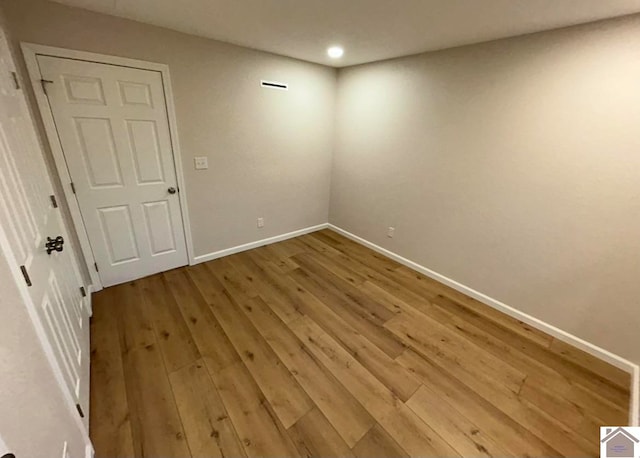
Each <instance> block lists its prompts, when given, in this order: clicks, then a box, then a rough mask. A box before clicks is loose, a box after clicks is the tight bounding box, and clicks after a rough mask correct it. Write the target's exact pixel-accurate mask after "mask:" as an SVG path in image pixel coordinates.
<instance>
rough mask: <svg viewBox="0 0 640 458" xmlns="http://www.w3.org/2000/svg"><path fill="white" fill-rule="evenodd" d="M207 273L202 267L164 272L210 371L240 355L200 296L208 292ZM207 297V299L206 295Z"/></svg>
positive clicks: (219, 367) (232, 362)
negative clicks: (203, 292) (205, 357)
mask: <svg viewBox="0 0 640 458" xmlns="http://www.w3.org/2000/svg"><path fill="white" fill-rule="evenodd" d="M209 275H210V274H209V271H208V270H207V269H206V267H205V266H204V265H202V264H200V266H193V267H190V268H189V269H188V270H174V271H171V272H167V273H165V277H166V278H167V283H168V285H169V290H170V292H171V294H172V295H173V297H174V298H175V300H176V302H177V303H178V307H179V308H180V310H181V312H182V315H183V317H184V319H185V321H186V323H187V326H188V327H189V330H190V331H191V335H192V336H193V340H194V341H195V343H196V345H197V347H198V349H199V350H200V353H201V354H202V355H204V356H207V357H208V358H209V359H208V361H209V367H211V369H212V370H214V371H219V370H221V369H224V368H225V367H227V366H230V365H231V364H234V363H236V362H238V361H240V356H239V355H238V352H236V350H235V348H234V347H233V345H231V342H230V341H229V339H228V338H227V335H226V334H225V333H224V331H223V329H222V327H221V326H220V323H218V320H216V318H215V316H214V315H213V312H212V311H211V309H210V307H209V305H208V304H207V302H206V300H205V299H204V297H203V295H202V294H201V293H200V290H202V291H205V292H206V291H208V287H209V285H210V283H209V280H208V278H209ZM209 297H210V296H209Z"/></svg>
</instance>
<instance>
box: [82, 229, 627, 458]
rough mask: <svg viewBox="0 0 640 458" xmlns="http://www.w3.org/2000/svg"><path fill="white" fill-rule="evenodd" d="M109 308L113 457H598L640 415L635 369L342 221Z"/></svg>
mask: <svg viewBox="0 0 640 458" xmlns="http://www.w3.org/2000/svg"><path fill="white" fill-rule="evenodd" d="M94 314H95V315H94V318H93V321H92V324H91V326H92V342H91V348H92V352H93V355H92V367H91V371H92V384H91V403H92V405H91V407H92V408H91V409H90V414H91V419H90V420H91V437H92V440H93V442H94V444H95V446H96V455H97V456H98V457H112V456H135V457H145V456H149V457H150V456H154V457H155V456H162V457H172V456H175V457H178V456H179V457H185V458H186V457H188V456H243V455H247V456H278V457H279V456H319V455H321V456H351V455H352V454H353V455H354V456H360V457H362V456H367V457H372V456H458V455H464V456H468V455H471V456H528V457H534V456H596V455H597V453H598V444H597V441H594V440H593V437H598V431H597V428H598V426H599V425H600V424H604V423H608V424H625V423H626V422H627V421H628V409H629V398H630V393H629V391H630V390H629V375H628V374H626V373H624V372H623V371H620V370H619V369H617V368H615V367H613V366H611V365H609V364H608V363H606V362H604V361H601V360H598V359H596V358H594V357H593V356H591V355H589V354H587V353H585V352H583V351H581V350H579V349H576V348H573V347H572V346H570V345H567V344H565V343H563V342H559V341H557V340H554V339H553V338H552V337H551V336H549V335H547V334H545V333H542V332H540V331H538V330H536V329H533V328H531V327H530V326H528V325H526V324H525V323H522V322H519V321H518V320H515V319H513V318H512V317H509V316H506V315H504V314H502V313H501V312H499V311H498V310H496V309H493V308H491V307H488V306H486V305H485V304H482V303H480V302H478V301H477V300H475V299H472V298H470V297H467V296H465V295H464V294H461V293H459V292H458V291H456V290H453V289H451V288H449V287H448V286H446V285H442V284H439V283H437V282H435V281H434V280H433V279H431V278H429V277H425V276H424V275H422V274H419V273H418V272H414V271H412V270H411V269H408V268H407V267H405V266H403V265H401V264H399V263H397V262H396V261H394V260H391V259H388V258H386V257H384V256H383V255H381V254H379V253H376V252H374V251H371V250H369V249H368V248H366V247H364V246H362V245H359V244H357V243H355V242H354V241H352V240H349V239H347V238H345V237H343V236H341V235H339V234H337V233H335V232H332V231H327V230H323V231H319V232H317V233H312V234H308V235H304V236H301V237H299V238H296V239H289V240H286V241H284V242H279V243H277V244H273V245H269V246H264V247H261V248H257V249H254V250H250V251H248V252H244V253H238V254H234V255H230V256H228V257H225V258H220V259H216V260H214V261H210V262H207V263H203V264H199V265H195V266H189V267H185V268H180V269H176V270H173V271H169V272H165V273H163V274H159V275H155V276H151V277H148V278H145V279H142V280H137V281H134V282H129V283H126V284H123V285H119V286H117V287H113V288H109V289H107V290H104V291H101V292H99V293H97V294H96V295H95V297H94ZM203 362H204V364H203ZM205 369H206V370H205ZM350 449H351V450H350Z"/></svg>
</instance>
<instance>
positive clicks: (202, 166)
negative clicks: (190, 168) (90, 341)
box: [193, 156, 209, 170]
mask: <svg viewBox="0 0 640 458" xmlns="http://www.w3.org/2000/svg"><path fill="white" fill-rule="evenodd" d="M193 162H194V163H195V166H196V170H206V169H208V168H209V161H208V159H207V156H197V157H194V158H193Z"/></svg>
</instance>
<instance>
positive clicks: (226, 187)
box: [0, 0, 336, 255]
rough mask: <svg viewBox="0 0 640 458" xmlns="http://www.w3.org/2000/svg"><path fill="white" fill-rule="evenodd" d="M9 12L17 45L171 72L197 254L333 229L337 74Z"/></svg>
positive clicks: (121, 26) (48, 13)
mask: <svg viewBox="0 0 640 458" xmlns="http://www.w3.org/2000/svg"><path fill="white" fill-rule="evenodd" d="M0 5H2V7H3V9H4V10H5V13H6V15H7V18H8V23H9V25H10V28H11V31H12V33H13V37H14V40H15V41H16V42H17V41H27V42H33V43H40V44H46V45H50V46H58V47H64V48H71V49H80V50H83V51H91V52H97V53H102V54H110V55H117V56H124V57H129V58H134V59H141V60H147V61H152V62H159V63H165V64H168V65H169V68H170V72H171V78H172V83H173V93H174V98H175V104H176V115H177V119H178V135H179V140H180V147H181V150H182V158H183V167H184V170H185V178H186V187H187V199H188V205H189V214H190V219H191V228H192V234H193V241H194V248H195V254H196V255H203V254H207V253H211V252H214V251H218V250H221V249H225V248H229V247H233V246H236V245H240V244H243V243H247V242H252V241H255V240H259V239H263V238H266V237H271V236H274V235H280V234H282V233H286V232H290V231H293V230H296V229H301V228H304V227H308V226H313V225H316V224H321V223H326V222H327V218H328V211H329V182H330V172H331V154H332V137H333V113H334V98H335V85H336V71H335V70H334V69H331V68H328V67H323V66H320V65H315V64H309V63H305V62H301V61H296V60H294V59H289V58H286V57H280V56H276V55H273V54H268V53H264V52H259V51H254V50H250V49H247V48H241V47H237V46H233V45H228V44H225V43H221V42H217V41H213V40H207V39H203V38H197V37H194V36H190V35H185V34H182V33H177V32H172V31H170V30H167V29H163V28H159V27H154V26H149V25H144V24H141V23H138V22H133V21H128V20H124V19H119V18H115V17H111V16H105V15H101V14H96V13H91V12H88V11H84V10H80V9H76V8H70V7H66V6H62V5H59V4H56V3H51V2H47V1H42V0H20V1H15V0H3V1H1V2H0ZM261 79H271V80H276V81H284V82H288V83H289V84H290V90H289V91H288V92H284V91H278V90H266V89H262V88H261V87H260V80H261ZM194 156H208V157H209V170H207V171H196V170H194V168H193V157H194ZM258 217H264V218H265V223H266V224H265V227H264V228H263V229H257V227H256V219H257V218H258Z"/></svg>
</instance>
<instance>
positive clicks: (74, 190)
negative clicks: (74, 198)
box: [71, 181, 76, 194]
mask: <svg viewBox="0 0 640 458" xmlns="http://www.w3.org/2000/svg"><path fill="white" fill-rule="evenodd" d="M71 191H73V193H74V194H75V193H76V185H75V184H73V181H72V182H71Z"/></svg>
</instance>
